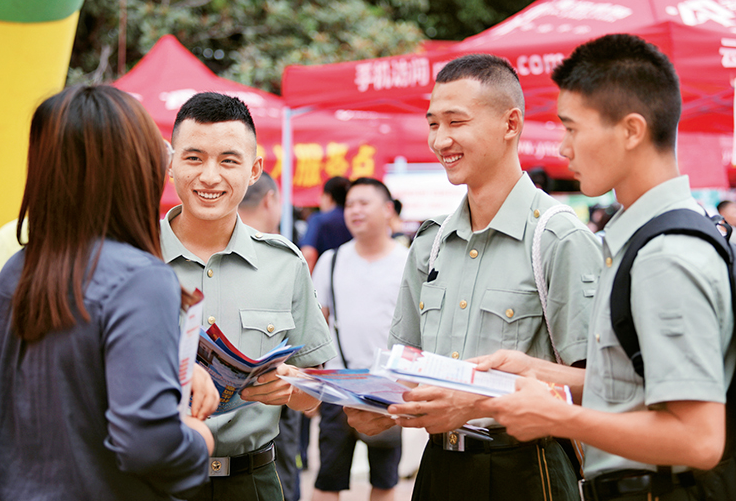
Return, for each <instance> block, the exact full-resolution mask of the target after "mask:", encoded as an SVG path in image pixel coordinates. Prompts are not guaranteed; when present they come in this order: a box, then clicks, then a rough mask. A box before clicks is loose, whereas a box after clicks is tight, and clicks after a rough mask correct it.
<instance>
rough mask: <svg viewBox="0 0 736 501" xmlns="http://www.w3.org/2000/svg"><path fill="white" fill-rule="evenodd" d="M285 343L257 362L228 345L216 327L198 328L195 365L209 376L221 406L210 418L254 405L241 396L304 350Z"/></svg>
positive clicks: (230, 344) (257, 359)
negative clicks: (258, 380)
mask: <svg viewBox="0 0 736 501" xmlns="http://www.w3.org/2000/svg"><path fill="white" fill-rule="evenodd" d="M287 343H288V340H284V341H282V342H281V343H280V344H279V345H278V346H276V347H275V348H274V349H272V350H271V351H269V352H268V353H266V354H264V355H262V356H261V357H260V358H256V359H252V358H250V357H248V356H247V355H244V354H243V353H241V352H240V351H239V350H238V349H237V348H236V347H235V346H234V345H233V344H232V343H231V342H230V341H228V339H227V338H226V337H225V335H224V334H223V333H222V331H221V330H220V329H219V327H217V324H212V325H211V326H210V327H209V329H207V331H205V330H204V329H202V328H200V333H199V346H198V348H197V363H198V364H199V365H201V366H202V367H203V368H204V369H205V370H206V371H207V372H208V373H209V375H210V377H211V378H212V382H213V383H215V387H216V388H217V391H218V392H219V393H220V405H219V406H218V407H217V410H216V411H215V412H214V413H213V414H212V415H213V416H217V415H219V414H224V413H226V412H230V411H233V410H235V409H238V408H240V407H243V406H246V405H250V404H254V403H255V402H248V401H245V400H243V399H241V398H240V392H241V391H242V390H243V389H244V388H246V387H248V386H252V385H254V384H257V383H256V381H257V378H258V376H260V375H261V374H265V373H266V372H269V371H272V370H275V369H276V368H277V367H278V366H279V365H281V364H282V363H284V362H285V361H286V360H287V359H288V358H289V357H290V356H291V355H293V354H294V353H296V352H297V351H299V350H300V349H301V348H302V346H303V345H300V346H290V345H289V344H287Z"/></svg>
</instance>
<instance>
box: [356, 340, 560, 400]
mask: <svg viewBox="0 0 736 501" xmlns="http://www.w3.org/2000/svg"><path fill="white" fill-rule="evenodd" d="M370 372H371V373H372V374H374V375H377V376H384V377H388V378H391V379H400V380H403V381H410V382H413V383H420V384H428V385H432V386H440V387H442V388H449V389H453V390H461V391H467V392H470V393H477V394H479V395H486V396H489V397H500V396H502V395H507V394H509V393H513V392H514V390H515V384H516V379H517V378H518V377H519V376H517V375H516V374H510V373H508V372H502V371H497V370H493V369H491V370H488V371H479V370H476V365H475V364H473V363H471V362H467V361H465V360H456V359H454V358H450V357H444V356H442V355H437V354H435V353H430V352H426V351H421V350H419V349H417V348H412V347H411V346H403V345H400V344H396V345H394V346H393V347H392V348H391V349H390V350H377V351H376V358H375V361H374V364H373V366H372V367H371V370H370ZM544 384H546V385H547V386H548V388H549V391H550V392H551V393H552V395H554V396H555V397H557V398H559V399H561V400H564V401H565V402H567V403H570V404H572V396H571V394H570V388H569V387H567V386H564V385H557V384H554V383H544Z"/></svg>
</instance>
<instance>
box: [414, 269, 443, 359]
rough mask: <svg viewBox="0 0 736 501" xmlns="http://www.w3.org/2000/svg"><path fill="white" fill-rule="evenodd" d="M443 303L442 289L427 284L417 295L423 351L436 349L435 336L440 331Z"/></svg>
mask: <svg viewBox="0 0 736 501" xmlns="http://www.w3.org/2000/svg"><path fill="white" fill-rule="evenodd" d="M444 301H445V288H444V287H438V286H436V285H430V284H428V283H424V284H423V285H422V291H421V292H420V294H419V315H420V328H421V332H422V349H423V350H426V351H434V350H435V349H436V348H437V334H438V332H439V330H440V320H441V319H442V305H443V304H444Z"/></svg>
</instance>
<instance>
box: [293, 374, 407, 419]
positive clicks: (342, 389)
mask: <svg viewBox="0 0 736 501" xmlns="http://www.w3.org/2000/svg"><path fill="white" fill-rule="evenodd" d="M300 372H301V374H300V376H299V377H288V376H281V378H282V379H283V380H285V381H287V382H289V383H290V384H292V385H293V386H295V387H297V388H299V389H300V390H302V391H303V392H304V393H306V394H308V395H311V396H312V397H314V398H316V399H317V400H319V401H321V402H327V403H329V404H335V405H342V406H343V407H352V408H355V409H361V410H366V411H370V412H378V413H380V414H388V412H387V411H386V409H387V408H388V406H389V405H391V404H401V403H404V398H403V397H402V395H403V394H404V392H406V391H408V390H409V388H407V387H406V386H404V385H402V384H400V383H397V382H395V381H393V380H391V379H388V378H386V377H384V376H376V375H373V374H370V373H369V371H368V369H342V370H318V369H301V370H300Z"/></svg>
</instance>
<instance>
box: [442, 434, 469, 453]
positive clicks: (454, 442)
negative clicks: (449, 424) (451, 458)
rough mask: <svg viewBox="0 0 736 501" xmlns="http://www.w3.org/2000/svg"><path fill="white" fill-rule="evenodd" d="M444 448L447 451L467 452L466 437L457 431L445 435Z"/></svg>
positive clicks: (443, 439)
mask: <svg viewBox="0 0 736 501" xmlns="http://www.w3.org/2000/svg"><path fill="white" fill-rule="evenodd" d="M442 448H443V449H444V450H446V451H454V452H465V435H464V434H462V433H458V432H456V431H448V432H447V433H443V434H442Z"/></svg>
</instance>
